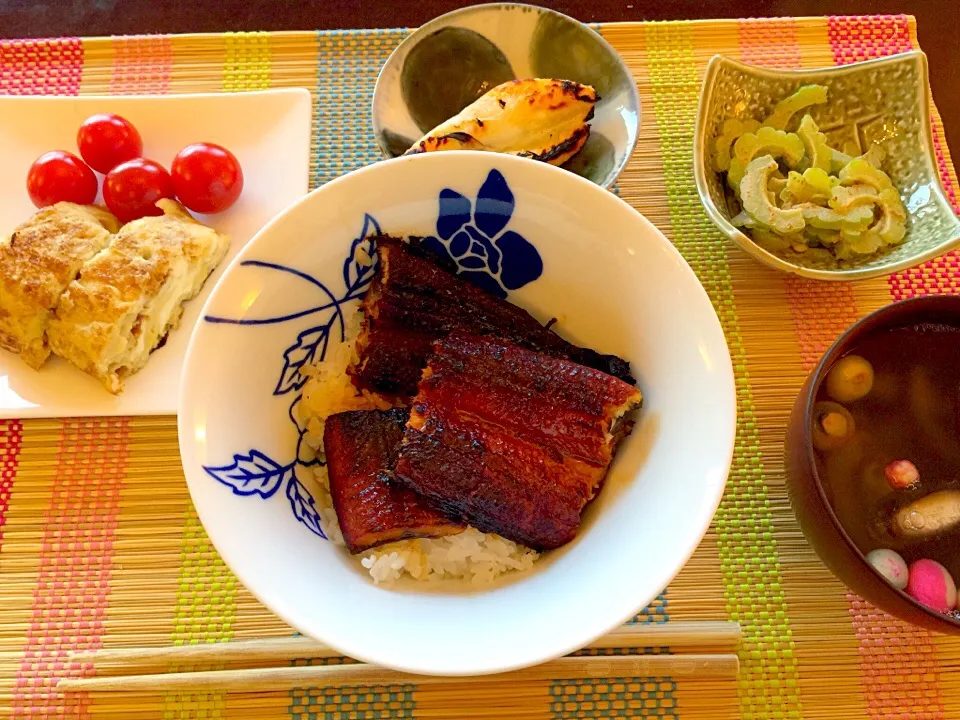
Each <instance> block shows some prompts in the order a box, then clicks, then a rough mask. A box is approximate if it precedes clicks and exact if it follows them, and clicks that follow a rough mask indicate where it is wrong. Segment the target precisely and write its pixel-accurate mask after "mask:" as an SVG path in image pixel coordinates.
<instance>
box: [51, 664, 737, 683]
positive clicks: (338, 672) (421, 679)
mask: <svg viewBox="0 0 960 720" xmlns="http://www.w3.org/2000/svg"><path fill="white" fill-rule="evenodd" d="M739 669H740V664H739V660H738V658H737V656H736V655H619V656H601V657H596V656H591V657H564V658H560V659H559V660H553V661H551V662H548V663H544V664H542V665H537V666H535V667H531V668H525V669H523V670H516V671H513V672H509V673H499V674H497V675H481V676H476V677H470V678H464V677H438V676H433V675H413V674H410V673H404V672H397V671H394V670H386V669H384V668H380V667H376V666H373V665H365V664H362V663H358V664H355V665H312V666H300V667H278V668H256V669H252V670H211V671H208V672H184V673H165V674H158V675H125V676H119V677H94V678H68V679H64V680H61V681H60V682H59V684H58V685H57V689H58V690H60V691H63V692H73V691H88V692H157V691H163V692H171V691H175V692H204V691H213V690H238V691H243V692H267V691H275V690H289V689H292V688H295V687H312V686H319V687H324V686H331V685H360V686H370V685H393V684H397V683H416V684H418V685H423V684H444V683H454V682H464V681H469V682H472V683H474V682H475V683H484V682H487V683H490V682H495V683H503V682H510V681H519V682H530V681H537V680H569V679H577V678H589V679H601V678H618V677H637V678H639V677H655V676H670V677H671V678H674V679H698V680H699V679H704V680H706V679H733V678H735V677H736V676H737V673H738V672H739Z"/></svg>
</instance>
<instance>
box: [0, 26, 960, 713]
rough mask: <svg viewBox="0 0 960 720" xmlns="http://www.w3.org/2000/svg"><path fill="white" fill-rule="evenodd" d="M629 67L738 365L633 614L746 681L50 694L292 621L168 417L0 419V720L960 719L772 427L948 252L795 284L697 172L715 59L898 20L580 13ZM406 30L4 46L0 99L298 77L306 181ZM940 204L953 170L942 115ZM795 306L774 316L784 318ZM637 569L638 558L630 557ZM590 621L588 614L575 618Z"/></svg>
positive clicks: (775, 59) (815, 61)
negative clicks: (727, 428)
mask: <svg viewBox="0 0 960 720" xmlns="http://www.w3.org/2000/svg"><path fill="white" fill-rule="evenodd" d="M598 29H599V31H600V32H601V33H602V34H603V35H604V36H605V37H606V38H607V39H608V40H609V41H610V42H611V43H612V44H613V45H614V47H616V48H617V50H619V52H620V53H621V54H622V55H623V57H624V58H625V59H626V61H627V63H628V65H629V66H630V68H631V69H632V71H633V73H634V74H635V76H636V79H637V84H638V87H639V89H640V94H641V99H642V103H643V118H642V128H641V133H640V141H639V145H638V148H637V150H636V152H635V153H634V155H633V158H632V159H631V161H630V164H629V165H628V167H627V170H626V172H625V173H624V174H623V176H622V177H621V178H620V180H619V183H618V191H619V193H620V195H621V196H622V197H623V198H625V199H626V200H627V201H629V202H630V203H631V204H632V205H634V206H635V207H636V208H637V209H638V210H640V211H641V212H642V213H644V214H645V215H646V216H647V217H648V218H650V219H651V220H652V221H653V222H654V223H656V224H657V226H658V227H660V228H661V229H662V230H663V231H664V233H666V234H667V236H668V237H669V238H670V239H671V240H672V241H673V242H674V243H675V244H676V246H677V247H678V248H679V249H680V251H681V252H682V253H683V254H684V256H685V257H686V258H687V260H688V261H689V262H690V264H691V265H692V266H693V268H694V270H695V271H696V272H697V274H698V275H699V277H700V280H701V282H702V283H703V284H704V286H705V287H706V289H707V291H708V292H709V293H710V296H711V298H712V299H713V302H714V304H715V307H716V309H717V312H718V314H719V316H720V319H721V322H722V323H723V326H724V329H725V331H726V333H727V339H728V342H729V345H730V351H731V354H732V356H733V363H734V367H735V369H736V377H737V390H738V395H739V406H740V419H739V425H738V433H737V444H736V457H735V459H734V463H733V468H732V472H731V475H730V482H729V486H728V489H727V492H726V495H725V497H724V500H723V503H722V505H721V507H720V510H719V512H718V513H717V515H716V519H715V521H714V523H713V526H712V527H711V529H710V532H709V534H708V535H707V537H706V538H705V540H704V541H703V543H702V544H701V546H700V548H699V550H698V551H697V553H696V554H695V555H694V557H693V558H692V560H691V561H690V563H689V564H688V565H687V566H686V567H685V568H684V570H683V571H682V572H681V574H680V575H679V577H678V578H677V579H676V580H675V581H674V582H673V583H672V584H671V585H670V587H669V588H667V589H666V590H665V591H664V592H663V594H662V595H661V596H660V597H659V598H658V599H657V601H656V602H655V603H654V604H653V605H651V607H649V608H647V609H646V610H645V611H644V612H643V613H641V615H640V616H638V621H641V622H672V621H676V620H692V619H735V620H738V621H739V622H740V623H741V624H742V626H743V629H744V639H743V642H742V645H741V647H740V648H739V654H740V658H741V662H742V671H741V676H740V679H739V681H738V682H694V681H690V680H682V681H674V680H673V679H671V678H669V677H663V678H623V679H618V680H615V681H609V680H603V681H591V680H579V681H557V682H538V683H516V684H507V685H502V686H499V687H496V688H495V689H493V690H489V689H480V688H478V687H477V686H474V685H471V683H470V682H469V681H464V682H462V683H457V684H455V685H452V686H449V687H444V688H443V689H429V688H426V687H422V688H421V687H417V686H416V685H403V686H391V687H380V688H343V687H338V688H302V689H299V690H296V691H293V692H289V693H286V692H276V693H265V694H246V693H240V694H216V693H215V694H208V695H169V696H161V695H129V696H110V695H93V696H88V695H83V694H78V695H73V696H69V697H65V696H63V695H61V694H58V693H57V692H56V691H55V690H54V689H53V686H54V685H55V683H56V681H57V679H59V678H61V677H65V676H74V675H78V674H79V673H80V672H82V670H80V669H77V668H74V667H71V666H69V665H68V664H66V663H64V657H65V653H67V652H68V651H70V650H76V649H84V648H100V647H119V646H143V645H164V644H171V643H173V644H178V643H179V644H182V643H198V642H219V641H225V640H230V639H235V638H255V637H265V636H277V635H284V634H289V633H290V632H292V630H291V629H290V628H288V627H286V626H285V625H284V624H283V623H281V622H280V621H279V620H278V619H277V618H276V617H274V616H273V615H272V614H271V613H270V612H269V611H268V610H266V609H265V608H264V607H262V606H261V605H260V604H259V603H258V602H257V601H256V600H255V599H254V598H253V597H252V596H251V595H250V594H249V593H248V592H247V591H246V590H245V589H244V588H243V587H242V586H241V585H240V584H239V583H238V582H237V580H236V579H235V578H234V576H233V575H232V574H231V573H230V571H229V570H228V569H227V568H226V567H225V566H224V564H223V561H222V560H221V559H220V557H219V556H218V555H217V553H216V551H215V550H214V549H213V547H212V546H211V544H210V542H209V540H208V539H207V537H206V535H205V533H204V532H203V528H202V527H201V526H200V523H199V522H198V520H197V516H196V514H195V512H194V510H193V507H192V505H191V502H190V499H189V496H188V494H187V490H186V486H185V484H184V481H183V476H182V473H181V470H180V465H179V459H178V455H177V441H176V427H175V423H174V421H173V419H172V418H160V419H156V418H117V419H89V420H86V419H85V420H76V419H68V420H40V421H25V422H18V421H8V422H0V715H2V716H4V717H6V716H13V717H18V718H19V717H71V718H107V717H117V718H175V717H184V718H188V717H189V718H281V717H287V716H289V717H291V718H431V719H438V718H494V717H502V718H628V717H630V718H634V717H637V718H639V717H650V718H682V720H694V719H696V718H710V719H711V720H724V719H727V718H731V719H732V718H738V717H742V718H746V719H758V720H760V719H764V720H766V719H768V718H770V719H773V718H808V719H811V720H813V719H817V718H821V719H824V720H826V719H829V720H834V719H835V718H871V719H874V718H876V719H878V720H879V719H880V718H883V719H885V720H888V719H894V718H898V719H899V718H902V719H904V720H905V719H906V718H914V719H920V720H946V719H951V718H952V719H953V720H960V638H948V637H945V636H939V635H934V634H931V633H929V632H926V631H923V630H918V629H916V628H913V627H910V626H908V625H905V624H904V623H902V622H899V621H897V620H894V619H892V618H890V617H888V616H886V615H885V614H883V613H881V612H879V611H877V610H876V609H875V608H873V607H871V606H870V605H869V604H868V603H866V602H864V601H863V600H861V599H860V598H858V597H856V596H855V595H853V594H851V593H849V592H847V591H846V590H845V589H844V587H843V586H842V585H841V584H840V583H839V582H838V581H837V580H835V579H834V578H833V577H832V576H831V575H830V573H829V572H828V571H827V570H826V569H825V568H824V566H823V565H822V564H821V563H820V562H819V561H818V559H817V558H816V556H815V555H814V554H813V551H812V550H811V549H810V547H809V546H808V545H807V543H806V542H805V541H804V539H803V537H802V535H801V534H800V531H799V528H798V527H797V524H796V521H795V519H794V517H793V514H792V512H791V510H790V507H789V504H788V502H787V497H786V492H785V489H784V481H783V459H782V448H781V441H782V437H783V433H784V426H785V423H786V419H787V414H788V410H789V408H790V406H791V404H792V402H793V399H794V397H795V394H796V392H797V390H798V389H799V387H800V385H801V382H802V380H803V378H804V375H805V374H806V373H807V371H809V370H810V368H811V367H812V366H813V364H814V363H815V362H816V360H817V358H818V357H819V355H820V353H821V352H822V351H823V350H824V349H825V348H826V347H827V345H828V344H829V343H830V342H831V341H832V340H833V339H834V338H835V337H836V336H837V335H838V334H839V333H840V332H841V331H842V330H843V329H845V328H846V327H847V326H848V325H850V324H851V323H852V322H853V321H854V320H856V319H857V318H859V317H860V316H862V315H864V314H865V313H867V312H869V311H871V310H874V309H875V308H878V307H880V306H882V305H884V304H887V303H889V302H891V301H892V300H896V299H900V298H905V297H911V296H914V295H919V294H925V293H940V292H957V291H958V289H960V273H958V269H960V260H958V256H957V255H954V254H951V255H947V256H945V257H941V258H938V259H936V260H933V261H931V262H929V263H926V264H925V265H923V266H921V267H918V268H914V269H912V270H909V271H905V272H902V273H898V274H896V275H893V276H891V277H888V278H881V279H877V280H872V281H867V282H861V283H856V284H840V283H829V284H827V283H817V282H811V281H806V280H800V279H794V278H789V277H787V276H785V275H783V274H780V273H777V272H774V271H772V270H768V269H766V268H764V267H761V266H760V265H759V264H757V263H756V262H754V261H753V260H751V259H750V258H749V257H747V256H746V255H745V254H744V253H742V252H741V251H740V250H738V249H737V248H736V247H734V246H733V245H732V244H731V243H729V242H728V241H727V240H725V239H724V237H723V236H722V235H721V234H720V233H719V232H718V231H717V230H716V229H715V228H714V227H713V226H712V225H711V223H710V221H709V220H708V218H707V215H706V213H705V212H704V210H703V208H702V207H701V205H700V201H699V199H698V197H697V192H696V189H695V186H694V178H693V162H692V148H693V131H694V116H695V112H696V105H697V100H698V96H699V91H700V82H701V78H702V76H703V71H704V68H705V65H706V62H707V60H708V59H709V58H710V57H711V56H712V55H713V54H715V53H725V54H728V55H732V56H734V57H739V58H741V59H743V60H745V61H748V62H753V63H759V64H763V65H769V66H776V67H785V68H790V67H797V68H801V67H821V66H825V65H832V64H842V63H849V62H854V61H857V60H864V59H867V58H872V57H877V56H881V55H887V54H891V53H897V52H901V51H904V50H909V49H911V48H915V47H917V37H916V27H915V25H914V21H913V19H912V18H910V17H907V16H884V17H854V18H850V17H831V18H815V19H777V20H740V21H706V22H696V23H672V22H671V23H630V24H611V25H600V26H598ZM406 34H407V31H404V30H387V31H350V32H319V33H277V34H266V33H250V34H227V35H203V36H178V37H125V38H111V39H79V38H63V39H57V40H44V41H35V40H24V41H12V42H7V41H4V42H0V93H8V94H66V95H70V94H79V93H118V94H125V93H177V92H197V91H216V92H220V91H224V92H225V91H240V90H255V89H261V88H271V87H307V88H309V89H310V90H311V91H312V92H313V93H314V126H313V147H312V160H311V184H312V185H313V186H316V185H320V184H322V183H324V182H326V181H328V180H331V179H332V178H335V177H337V176H338V175H341V174H342V173H345V172H348V171H350V170H353V169H354V168H357V167H360V166H362V165H365V164H368V163H371V162H374V161H376V160H377V159H378V157H379V156H378V153H377V150H376V147H375V145H374V140H373V135H372V133H371V130H370V124H369V117H368V109H369V107H370V97H371V93H372V91H373V87H374V82H375V80H376V75H377V71H378V70H379V68H380V66H381V64H382V63H383V62H384V61H385V60H386V58H387V56H388V55H389V54H390V52H391V51H392V50H393V48H394V47H395V46H396V45H397V43H399V42H400V41H401V40H402V39H403V38H404V37H405V36H406ZM931 122H932V124H933V129H934V138H935V142H936V145H937V159H938V163H939V166H940V170H941V174H942V177H943V182H944V185H945V186H946V188H947V191H948V194H949V197H950V198H951V200H952V201H953V202H954V204H955V206H956V207H957V209H958V211H960V204H957V202H958V201H957V192H958V190H957V189H958V187H960V186H958V184H957V178H956V175H955V174H954V170H953V167H952V165H951V163H950V159H949V152H948V150H947V147H946V144H945V142H944V139H943V129H942V125H941V123H940V120H939V117H938V115H937V114H936V112H935V111H934V115H933V117H932V118H931ZM784 319H787V320H788V321H787V322H784ZM634 570H635V571H636V572H643V557H642V556H641V557H638V558H637V559H636V567H635V568H634ZM585 611H588V610H585Z"/></svg>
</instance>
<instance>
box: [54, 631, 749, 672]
mask: <svg viewBox="0 0 960 720" xmlns="http://www.w3.org/2000/svg"><path fill="white" fill-rule="evenodd" d="M739 641H740V625H739V624H737V623H735V622H721V621H691V622H681V621H674V622H667V623H654V624H635V625H621V626H620V627H618V628H616V629H615V630H613V631H612V632H610V633H609V634H607V635H604V636H603V637H600V638H597V639H596V640H595V641H593V642H592V643H590V644H589V645H588V646H587V647H589V648H597V649H600V648H642V647H670V648H689V647H704V648H733V647H736V645H737V643H738V642H739ZM340 655H342V653H340V652H339V651H337V650H334V649H333V648H331V647H328V646H326V645H324V644H322V643H319V642H317V641H315V640H311V639H310V638H306V637H281V638H264V639H259V640H234V641H232V642H225V643H205V644H203V645H178V646H168V647H156V648H146V647H138V648H112V649H108V650H84V651H80V652H74V653H71V654H70V655H69V656H68V660H69V661H72V662H91V661H92V662H95V663H98V664H99V663H104V664H106V663H122V664H123V665H124V667H125V668H127V669H134V668H135V667H137V666H143V665H152V664H153V665H155V664H157V663H163V662H170V663H200V662H284V661H292V660H297V659H302V658H329V657H339V656H340Z"/></svg>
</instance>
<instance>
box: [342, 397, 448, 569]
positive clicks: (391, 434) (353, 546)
mask: <svg viewBox="0 0 960 720" xmlns="http://www.w3.org/2000/svg"><path fill="white" fill-rule="evenodd" d="M406 422H407V411H406V410H405V409H401V408H398V409H394V410H387V411H382V410H357V411H352V412H343V413H338V414H336V415H331V416H330V417H328V418H327V420H326V424H325V425H324V429H323V447H324V452H325V454H326V458H327V470H328V475H329V478H330V494H331V496H332V497H333V507H334V509H335V510H336V511H337V518H338V519H339V520H340V530H341V531H342V532H343V539H344V541H346V543H347V547H348V548H349V549H350V552H351V553H360V552H363V551H365V550H369V549H370V548H372V547H376V546H377V545H383V544H384V543H388V542H392V541H394V540H402V539H404V538H415V537H439V536H441V535H451V534H453V533H458V532H462V531H463V529H464V527H463V525H459V524H457V523H454V522H451V521H450V520H447V518H446V517H445V516H444V515H442V514H441V513H439V512H437V511H436V510H433V509H432V508H431V507H430V506H429V505H427V504H426V502H425V501H424V500H422V499H421V498H420V497H419V496H417V494H416V493H414V492H413V491H412V490H410V489H408V488H406V487H404V486H403V485H400V484H397V483H396V482H395V481H394V480H393V478H392V473H391V468H392V467H393V464H394V463H395V462H396V459H397V450H399V447H400V441H401V440H402V439H403V427H404V424H405V423H406Z"/></svg>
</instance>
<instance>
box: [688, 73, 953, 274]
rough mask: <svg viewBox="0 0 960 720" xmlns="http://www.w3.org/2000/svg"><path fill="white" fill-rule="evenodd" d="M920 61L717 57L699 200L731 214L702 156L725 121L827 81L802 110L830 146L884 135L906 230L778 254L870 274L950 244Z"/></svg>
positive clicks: (793, 262)
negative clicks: (839, 246)
mask: <svg viewBox="0 0 960 720" xmlns="http://www.w3.org/2000/svg"><path fill="white" fill-rule="evenodd" d="M923 68H924V65H923V61H922V56H920V55H919V54H907V55H904V56H903V57H900V58H888V59H886V61H884V62H877V61H871V62H868V63H857V64H854V65H849V66H844V67H840V68H829V69H825V70H822V71H812V72H811V71H805V72H802V73H798V72H792V71H771V70H766V69H763V70H761V69H760V68H752V67H750V66H747V65H743V64H741V63H736V62H733V61H729V60H726V59H725V58H724V59H722V60H721V65H720V67H719V68H718V70H717V72H716V74H715V76H714V78H713V86H712V88H711V93H710V104H709V105H708V106H707V107H705V108H704V109H703V110H702V111H701V116H700V118H699V122H700V127H698V132H699V133H701V134H702V139H703V141H704V142H703V150H704V151H705V152H706V153H707V155H708V156H707V157H705V158H698V162H703V163H705V166H706V173H705V177H706V185H707V191H708V197H704V198H703V200H704V202H707V201H709V202H711V203H712V204H713V205H714V207H715V208H716V210H717V211H718V212H719V213H720V215H722V216H723V217H725V218H726V219H727V220H729V219H730V217H731V209H730V208H729V207H728V204H727V197H726V195H725V191H724V188H723V183H722V181H721V176H720V175H719V174H717V173H716V172H714V171H713V168H712V163H711V161H710V158H709V151H710V149H711V148H712V146H713V140H714V139H715V138H716V137H717V136H718V135H719V134H720V128H721V127H722V125H723V122H724V121H725V120H727V119H728V118H737V119H740V120H746V119H748V118H755V119H757V120H762V119H763V118H765V117H766V116H767V115H768V114H769V113H770V111H771V110H772V108H773V106H774V105H775V104H776V102H777V101H778V100H780V99H781V98H783V97H786V96H787V95H789V94H790V93H792V92H793V91H795V90H796V89H797V88H798V87H800V86H801V85H808V84H812V83H815V84H819V85H826V86H827V88H828V91H829V95H828V100H827V103H826V104H825V105H820V106H816V107H813V108H810V109H809V110H808V111H807V112H809V113H810V115H812V116H813V119H814V120H815V121H816V123H817V125H818V126H819V127H820V129H821V131H822V132H824V133H825V134H826V135H827V139H828V141H829V142H830V143H831V145H832V146H833V147H837V148H839V149H846V150H847V151H850V150H859V151H860V152H862V151H865V150H866V149H867V148H868V147H869V145H870V144H871V143H873V142H874V141H876V140H878V139H883V140H884V142H883V146H884V149H885V150H886V160H885V161H884V164H883V169H884V171H885V172H887V174H888V175H890V178H891V179H892V180H893V183H894V185H896V187H897V190H898V191H899V192H900V197H901V198H902V200H903V203H904V205H905V206H906V208H907V214H908V219H907V236H906V239H905V240H904V242H903V243H901V244H900V245H898V246H896V247H893V248H890V249H888V250H887V251H885V252H882V253H880V254H877V255H872V256H867V257H864V258H862V259H860V260H857V261H852V262H838V263H832V264H829V265H826V264H819V263H817V262H816V261H811V260H809V259H806V258H804V255H803V254H798V253H789V254H784V255H778V256H777V257H779V259H780V260H782V261H783V262H785V263H787V264H789V265H790V266H793V267H794V268H797V269H799V270H801V271H802V270H809V271H813V272H812V273H802V272H801V274H810V275H819V276H820V277H823V276H824V275H826V274H827V273H836V272H837V271H842V270H848V271H849V270H855V271H858V272H857V274H858V275H859V276H860V277H869V276H874V275H880V274H883V273H886V272H890V271H892V270H894V269H897V268H899V267H907V266H909V265H913V264H916V263H917V262H921V261H922V260H924V259H927V258H929V257H932V256H934V255H936V254H939V253H941V252H945V251H947V250H949V249H950V248H951V247H952V246H953V245H954V244H955V243H956V241H957V239H958V238H960V220H958V219H957V217H956V215H955V214H954V213H953V211H952V210H951V208H950V206H949V204H948V203H947V202H946V199H945V197H944V195H943V191H942V188H941V187H940V180H939V176H938V175H937V171H936V168H935V165H934V162H933V158H932V153H933V150H932V147H931V145H930V141H929V122H930V120H929V118H928V117H927V116H926V111H925V107H926V106H925V102H924V95H923V93H925V92H926V87H925V76H924V72H923ZM722 229H723V230H724V231H725V232H727V234H728V235H730V236H731V237H732V238H733V239H734V240H735V241H737V242H740V243H741V244H742V238H738V237H736V236H735V235H734V234H732V232H731V231H732V226H731V228H730V229H728V228H722ZM733 232H734V233H735V232H736V231H733ZM737 234H738V235H739V233H737ZM759 259H761V260H763V258H759ZM781 269H783V268H781ZM817 271H821V272H819V273H818V272H817ZM822 271H826V273H825V272H822Z"/></svg>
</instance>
